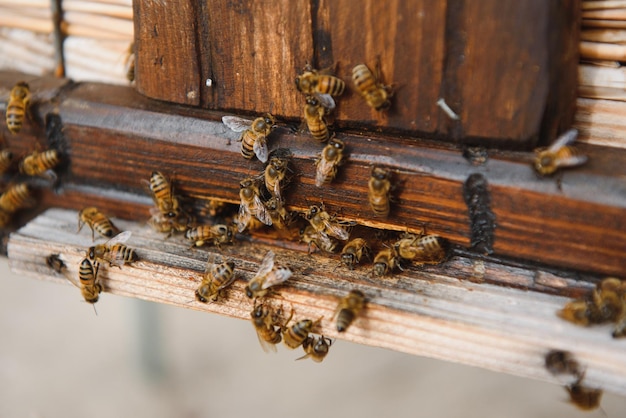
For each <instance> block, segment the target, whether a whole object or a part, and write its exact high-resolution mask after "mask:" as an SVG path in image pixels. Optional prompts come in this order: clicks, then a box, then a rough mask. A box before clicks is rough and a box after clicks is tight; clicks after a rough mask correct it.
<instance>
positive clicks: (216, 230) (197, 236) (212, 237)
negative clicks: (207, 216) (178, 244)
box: [185, 224, 235, 247]
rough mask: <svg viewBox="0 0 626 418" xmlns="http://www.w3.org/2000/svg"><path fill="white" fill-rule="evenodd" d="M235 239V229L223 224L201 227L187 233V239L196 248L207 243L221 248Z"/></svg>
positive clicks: (191, 229)
mask: <svg viewBox="0 0 626 418" xmlns="http://www.w3.org/2000/svg"><path fill="white" fill-rule="evenodd" d="M234 237H235V231H234V229H233V228H232V227H231V226H228V225H223V224H216V225H200V226H197V227H195V228H190V229H188V230H187V232H185V238H187V239H188V240H189V241H191V242H192V243H193V244H192V246H196V247H201V246H203V245H204V244H206V243H211V244H213V245H215V246H216V247H219V246H220V245H221V244H230V243H232V242H233V239H234Z"/></svg>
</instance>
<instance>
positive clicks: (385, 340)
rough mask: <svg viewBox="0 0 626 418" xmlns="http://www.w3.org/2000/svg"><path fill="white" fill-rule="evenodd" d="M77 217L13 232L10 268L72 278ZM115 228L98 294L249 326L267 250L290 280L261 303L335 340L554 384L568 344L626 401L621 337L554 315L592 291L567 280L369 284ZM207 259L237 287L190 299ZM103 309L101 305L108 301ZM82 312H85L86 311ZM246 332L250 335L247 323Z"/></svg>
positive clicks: (324, 263) (411, 277)
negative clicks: (113, 258) (121, 259)
mask: <svg viewBox="0 0 626 418" xmlns="http://www.w3.org/2000/svg"><path fill="white" fill-rule="evenodd" d="M76 219H77V213H76V211H67V210H60V209H51V210H49V211H47V212H45V213H44V214H43V215H41V216H39V217H38V218H36V219H35V220H33V221H32V222H31V223H29V224H28V225H26V226H25V227H24V228H22V229H20V230H19V231H18V232H16V233H14V234H13V235H12V236H11V240H10V243H9V260H10V265H11V268H12V270H13V271H15V272H17V273H20V274H24V275H26V276H30V277H36V278H39V279H44V280H53V281H57V282H61V283H65V284H69V281H68V280H67V279H66V277H65V276H64V275H63V274H58V273H55V272H54V271H53V270H51V269H50V268H49V267H47V266H46V264H45V258H46V257H47V256H48V255H50V254H60V258H61V259H62V260H63V261H64V263H66V265H67V268H68V271H67V274H69V275H76V274H77V269H78V265H79V263H80V260H81V259H82V258H83V257H84V254H85V250H86V248H87V247H89V246H90V245H92V241H91V234H90V233H89V231H87V230H83V231H82V232H81V233H80V234H77V233H76ZM116 222H117V224H118V226H120V227H121V228H122V229H124V230H129V231H132V236H131V238H130V240H129V241H128V242H127V244H128V245H130V246H131V247H133V248H134V249H135V250H136V251H137V253H138V255H139V256H140V257H141V259H140V261H138V262H136V263H135V264H134V265H133V266H124V267H123V268H121V269H118V268H106V267H105V266H103V267H102V268H101V270H100V274H101V280H102V282H103V284H104V287H105V292H110V293H113V294H118V295H122V296H127V297H135V298H141V299H145V300H149V301H154V302H158V303H168V304H172V305H176V306H181V307H184V308H189V309H196V310H201V311H205V312H211V313H217V314H221V315H228V316H231V317H235V318H240V319H244V320H249V318H250V311H251V310H252V301H250V300H249V299H247V298H246V297H245V295H244V294H243V288H244V286H245V284H246V282H247V280H249V279H250V278H251V277H253V276H254V274H255V272H256V270H257V269H258V265H259V262H260V260H261V259H262V257H263V255H264V254H265V252H266V251H267V250H269V249H272V250H273V251H274V252H275V253H276V261H277V262H280V263H282V264H284V265H289V266H290V268H291V269H292V270H293V271H294V276H293V278H291V279H290V280H289V281H287V282H286V283H285V285H283V286H281V287H280V288H279V289H277V290H278V291H279V293H280V296H275V297H272V298H270V299H269V300H268V303H270V304H271V305H272V306H274V307H279V306H282V307H283V310H284V311H286V312H289V311H290V310H291V308H293V310H294V312H295V316H294V317H295V319H297V320H300V319H304V318H312V319H317V318H319V317H321V316H323V317H324V318H323V320H322V321H321V325H320V328H319V329H318V332H320V333H323V334H324V335H326V336H329V337H331V338H333V339H339V340H346V341H352V342H356V343H360V344H367V345H372V346H377V347H384V348H388V349H392V350H397V351H402V352H405V353H410V354H415V355H422V356H427V357H432V358H437V359H442V360H448V361H454V362H458V363H463V364H467V365H472V366H478V367H483V368H487V369H491V370H494V371H498V372H505V373H510V374H515V375H518V376H525V377H530V378H535V379H540V380H545V381H549V382H554V383H558V382H557V381H555V379H554V377H552V376H550V375H549V374H548V372H547V371H546V370H545V368H544V355H545V353H546V352H547V351H548V350H550V349H563V350H567V351H571V352H572V353H573V354H574V355H575V357H576V358H577V359H578V360H579V362H580V363H581V364H583V365H584V367H585V368H586V378H585V383H586V384H588V385H590V386H592V387H600V388H602V389H605V390H607V391H611V392H614V393H617V394H621V395H624V394H626V354H625V352H624V349H623V345H624V342H623V341H619V340H614V339H612V338H611V337H610V329H609V328H608V327H598V328H590V329H586V328H579V327H576V326H574V325H571V324H569V323H566V322H564V321H562V320H560V319H559V318H557V317H556V315H555V312H556V310H558V309H559V308H560V307H562V306H563V304H564V303H565V302H567V301H568V299H567V298H565V297H563V296H559V295H558V294H563V293H567V292H568V291H569V290H571V289H572V288H577V289H579V290H580V289H584V288H587V289H588V288H589V287H590V285H589V283H584V282H583V283H581V282H577V281H575V280H573V279H572V277H571V276H568V275H567V274H559V275H546V274H543V273H541V274H540V272H537V271H532V270H527V269H523V268H512V267H511V266H506V265H502V264H498V263H492V262H480V264H476V262H473V261H471V260H468V259H466V258H464V257H462V256H455V257H453V258H452V259H451V260H450V261H448V262H447V263H446V264H444V265H443V266H438V267H430V268H424V269H415V268H409V269H407V270H406V271H404V272H402V273H401V274H397V275H394V276H393V277H390V278H385V279H374V278H372V277H371V276H369V275H368V274H366V270H365V268H367V266H365V265H364V266H359V267H357V269H356V270H354V271H349V270H346V269H344V268H342V267H337V264H338V261H337V259H336V258H328V257H325V256H320V255H317V254H314V255H312V256H310V255H307V253H306V249H305V248H279V247H275V246H274V247H270V246H267V245H265V244H260V243H255V242H238V243H236V244H235V245H233V246H227V247H223V248H222V249H221V251H216V250H215V249H210V250H208V251H207V250H204V249H196V250H190V249H189V246H188V244H187V243H186V242H182V241H181V240H180V239H179V238H175V237H174V238H170V239H167V240H164V239H163V237H162V236H161V235H159V234H156V233H154V232H153V231H151V230H150V229H148V228H147V227H146V226H142V225H138V224H135V223H130V222H124V221H121V220H116ZM209 258H212V259H218V260H219V259H223V258H231V259H233V260H234V262H235V265H236V269H235V271H236V280H235V282H234V283H233V285H232V286H231V287H229V288H228V292H227V297H226V298H225V299H222V300H221V301H218V302H216V303H211V304H208V305H205V304H201V303H199V302H196V301H195V299H194V291H195V289H196V288H197V287H198V285H199V282H200V280H201V277H202V274H203V271H204V269H205V267H206V263H207V260H208V259H209ZM467 277H474V278H475V279H484V278H496V279H497V280H503V279H504V280H508V281H509V282H510V283H517V284H519V283H527V284H528V285H529V286H530V287H531V288H532V287H533V286H537V285H544V286H545V285H546V284H549V285H550V286H551V289H552V291H553V292H554V293H556V294H553V295H549V294H544V293H539V292H536V291H528V290H522V289H519V288H512V287H503V286H495V285H491V284H488V283H484V282H483V283H474V282H471V281H469V280H467V279H466V278H467ZM353 288H358V289H360V290H361V291H363V292H364V294H365V295H366V297H367V304H366V308H365V310H364V311H363V314H362V315H361V316H360V317H358V318H357V319H356V321H355V322H354V323H353V324H352V325H351V327H350V328H349V329H348V331H347V332H345V333H343V334H338V333H337V332H336V330H335V328H334V322H333V320H332V318H333V315H334V311H335V307H336V305H337V302H338V300H339V298H341V297H343V296H344V295H345V294H346V293H347V292H348V291H349V290H350V289H353ZM68 291H73V292H76V299H77V301H78V300H80V298H81V297H80V294H79V291H78V289H74V288H71V289H70V288H69V287H68ZM98 303H99V304H103V303H107V296H106V294H104V295H101V298H100V301H99V302H98ZM85 309H86V312H87V311H89V312H91V309H90V307H88V306H85ZM250 332H251V333H253V332H254V330H253V327H252V325H251V326H250ZM251 349H260V348H258V347H251ZM329 355H332V348H331V350H330V354H329Z"/></svg>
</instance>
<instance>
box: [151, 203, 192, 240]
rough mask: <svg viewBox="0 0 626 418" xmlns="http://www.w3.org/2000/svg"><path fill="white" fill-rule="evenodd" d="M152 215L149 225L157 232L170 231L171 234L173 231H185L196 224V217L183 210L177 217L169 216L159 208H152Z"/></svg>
mask: <svg viewBox="0 0 626 418" xmlns="http://www.w3.org/2000/svg"><path fill="white" fill-rule="evenodd" d="M150 212H152V216H151V217H150V219H148V225H150V226H151V227H152V229H154V230H155V231H157V232H163V233H168V236H170V235H171V234H172V233H173V232H175V231H176V232H185V231H187V230H188V229H189V228H193V227H194V225H195V219H194V217H193V216H192V215H190V214H189V213H187V212H185V211H183V210H181V211H179V212H178V215H176V216H175V217H168V216H167V215H165V214H163V213H161V212H160V211H159V210H158V209H157V208H151V210H150Z"/></svg>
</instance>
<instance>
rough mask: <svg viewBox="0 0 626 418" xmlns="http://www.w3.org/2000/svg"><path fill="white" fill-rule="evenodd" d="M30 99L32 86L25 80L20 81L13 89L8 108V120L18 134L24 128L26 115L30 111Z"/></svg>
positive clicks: (12, 131) (9, 125) (8, 126)
mask: <svg viewBox="0 0 626 418" xmlns="http://www.w3.org/2000/svg"><path fill="white" fill-rule="evenodd" d="M30 99H31V94H30V87H29V86H28V84H27V83H25V82H24V81H20V82H19V83H17V84H16V85H15V86H14V87H13V88H12V89H11V93H10V95H9V101H8V103H7V109H6V122H7V128H8V129H9V131H10V132H11V133H12V134H17V133H18V132H19V131H20V130H21V129H22V125H23V123H24V116H25V115H26V113H27V112H28V111H29V105H30Z"/></svg>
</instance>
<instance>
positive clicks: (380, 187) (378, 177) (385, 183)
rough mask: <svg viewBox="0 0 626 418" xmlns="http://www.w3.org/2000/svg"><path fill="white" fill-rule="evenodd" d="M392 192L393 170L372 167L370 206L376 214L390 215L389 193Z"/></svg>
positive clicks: (369, 192) (369, 193)
mask: <svg viewBox="0 0 626 418" xmlns="http://www.w3.org/2000/svg"><path fill="white" fill-rule="evenodd" d="M390 192H391V172H390V171H389V170H386V169H384V168H382V167H372V172H371V175H370V179H369V182H368V198H369V202H370V207H371V208H372V211H373V212H374V214H375V215H376V216H381V217H387V216H388V215H389V209H390V204H389V193H390Z"/></svg>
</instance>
